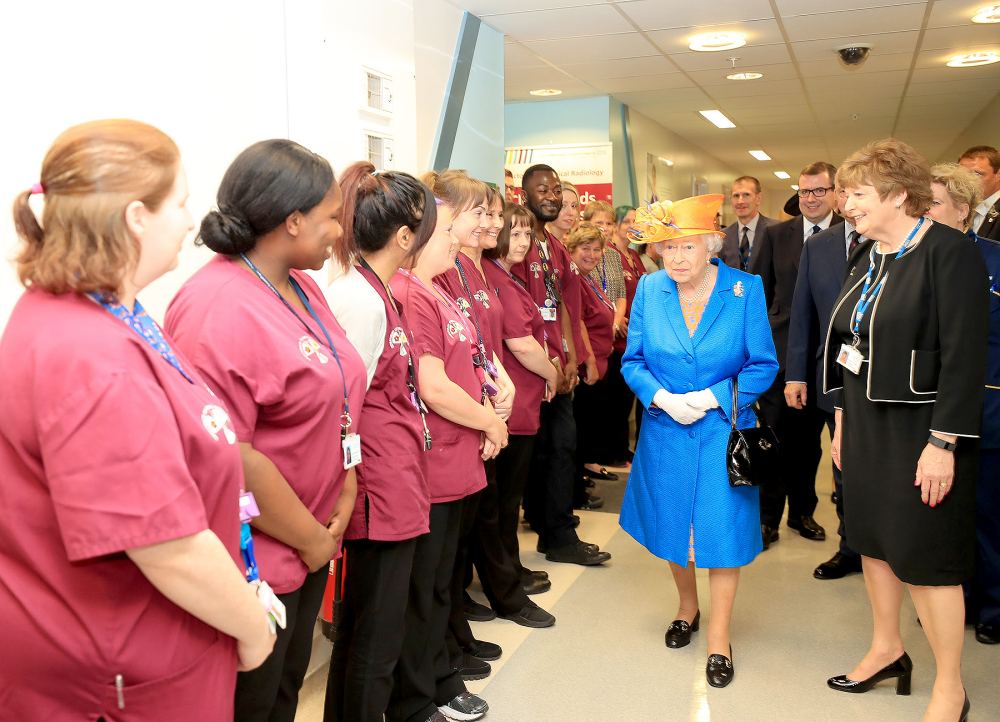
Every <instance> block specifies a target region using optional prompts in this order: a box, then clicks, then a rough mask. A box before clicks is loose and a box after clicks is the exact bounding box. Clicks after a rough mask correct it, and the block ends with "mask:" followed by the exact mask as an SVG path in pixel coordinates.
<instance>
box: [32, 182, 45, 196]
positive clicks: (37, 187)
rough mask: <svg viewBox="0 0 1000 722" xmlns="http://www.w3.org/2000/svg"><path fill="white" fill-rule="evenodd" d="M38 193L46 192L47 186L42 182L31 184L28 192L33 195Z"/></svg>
mask: <svg viewBox="0 0 1000 722" xmlns="http://www.w3.org/2000/svg"><path fill="white" fill-rule="evenodd" d="M36 193H38V194H44V193H45V186H43V185H42V184H41V183H35V185H33V186H31V190H30V191H29V192H28V195H32V196H33V195H35V194H36Z"/></svg>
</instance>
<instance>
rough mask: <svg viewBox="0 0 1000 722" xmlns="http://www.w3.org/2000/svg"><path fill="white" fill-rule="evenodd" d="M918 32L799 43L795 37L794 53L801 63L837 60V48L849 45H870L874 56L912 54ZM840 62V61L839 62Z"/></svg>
mask: <svg viewBox="0 0 1000 722" xmlns="http://www.w3.org/2000/svg"><path fill="white" fill-rule="evenodd" d="M919 35H920V33H919V32H918V31H916V30H909V31H904V32H886V33H878V34H875V35H855V36H850V35H845V36H842V37H836V38H827V39H825V40H807V41H802V42H799V41H798V40H796V39H795V37H794V36H793V38H792V51H793V52H794V53H795V57H796V59H798V61H799V62H800V63H802V62H807V61H810V60H827V59H829V58H834V59H836V58H837V51H836V48H838V47H840V46H842V45H847V44H848V43H868V44H869V45H871V46H872V51H871V52H872V54H877V53H878V54H880V53H912V52H914V51H915V50H916V47H917V37H918V36H919ZM837 62H840V61H837Z"/></svg>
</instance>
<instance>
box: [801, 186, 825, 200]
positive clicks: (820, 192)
mask: <svg viewBox="0 0 1000 722" xmlns="http://www.w3.org/2000/svg"><path fill="white" fill-rule="evenodd" d="M832 190H833V186H830V187H829V188H799V191H798V192H799V198H808V197H809V196H810V194H811V195H814V196H816V197H817V198H822V197H823V196H825V195H826V192H827V191H832Z"/></svg>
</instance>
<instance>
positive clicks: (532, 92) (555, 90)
mask: <svg viewBox="0 0 1000 722" xmlns="http://www.w3.org/2000/svg"><path fill="white" fill-rule="evenodd" d="M528 95H562V91H561V90H559V89H558V88H538V89H537V90H529V91H528Z"/></svg>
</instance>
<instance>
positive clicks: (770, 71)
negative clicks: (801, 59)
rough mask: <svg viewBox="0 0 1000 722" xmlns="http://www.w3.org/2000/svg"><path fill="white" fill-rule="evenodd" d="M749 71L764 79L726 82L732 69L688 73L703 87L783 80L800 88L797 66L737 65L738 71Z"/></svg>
mask: <svg viewBox="0 0 1000 722" xmlns="http://www.w3.org/2000/svg"><path fill="white" fill-rule="evenodd" d="M747 70H754V71H756V72H758V73H763V74H764V77H763V78H761V79H760V80H739V81H734V80H726V75H728V74H729V73H731V72H733V71H732V69H730V68H722V69H715V70H692V71H690V72H688V75H690V76H691V79H692V80H694V82H696V83H698V85H701V86H703V87H710V86H713V85H729V84H731V83H739V84H741V85H754V84H755V83H760V82H763V81H766V80H782V81H794V82H795V85H796V87H798V77H799V74H798V72H797V71H796V70H795V66H794V65H792V64H791V63H771V64H769V65H752V66H751V65H747V66H744V65H743V64H742V63H740V62H737V63H736V71H737V72H742V71H747Z"/></svg>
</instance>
